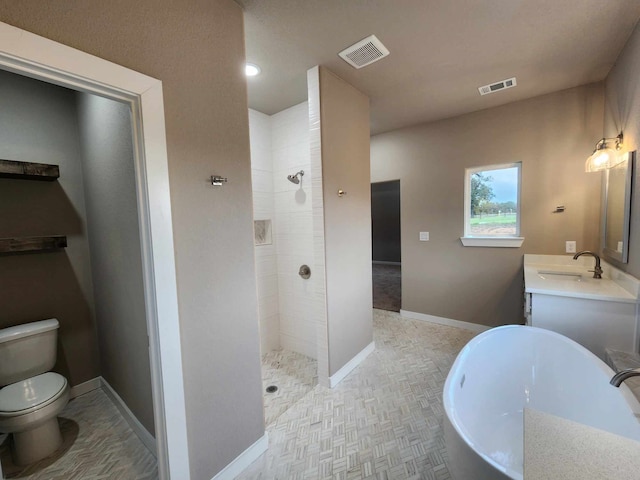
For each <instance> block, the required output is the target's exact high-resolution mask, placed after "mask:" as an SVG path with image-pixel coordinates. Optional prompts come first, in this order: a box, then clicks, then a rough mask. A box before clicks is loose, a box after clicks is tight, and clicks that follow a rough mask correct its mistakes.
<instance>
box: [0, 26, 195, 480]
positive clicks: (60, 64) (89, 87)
mask: <svg viewBox="0 0 640 480" xmlns="http://www.w3.org/2000/svg"><path fill="white" fill-rule="evenodd" d="M0 69H3V70H7V71H10V72H13V73H17V74H19V75H23V76H27V77H31V78H35V79H38V80H43V81H45V82H47V83H53V84H56V85H60V86H62V87H67V88H70V89H73V90H77V91H81V92H86V93H92V94H95V95H99V96H102V97H105V98H109V99H112V100H116V101H118V102H121V103H125V104H128V105H129V106H130V107H131V113H132V117H131V118H132V130H133V144H134V163H135V174H136V190H137V207H138V221H139V224H140V247H141V253H142V263H143V279H144V291H145V306H146V322H147V332H148V335H149V359H150V364H151V385H152V396H153V408H154V422H155V431H156V450H157V460H158V475H159V478H160V479H161V480H168V479H170V478H174V479H180V480H182V479H184V480H189V478H190V473H189V451H188V445H187V427H186V409H185V398H184V382H183V372H182V353H181V344H180V323H179V315H178V294H177V286H176V271H175V258H174V246H173V225H172V221H171V198H170V193H169V170H168V159H167V143H166V131H165V121H164V102H163V97H162V82H161V81H160V80H157V79H154V78H151V77H148V76H146V75H143V74H141V73H139V72H136V71H134V70H130V69H128V68H125V67H122V66H120V65H117V64H115V63H111V62H109V61H107V60H104V59H101V58H98V57H95V56H93V55H90V54H87V53H84V52H81V51H79V50H76V49H74V48H71V47H68V46H66V45H62V44H60V43H57V42H54V41H52V40H49V39H46V38H44V37H40V36H38V35H35V34H32V33H30V32H27V31H24V30H21V29H18V28H16V27H13V26H10V25H8V24H6V23H2V22H0ZM1 477H2V469H1V467H0V478H1Z"/></svg>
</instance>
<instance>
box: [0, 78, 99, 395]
mask: <svg viewBox="0 0 640 480" xmlns="http://www.w3.org/2000/svg"><path fill="white" fill-rule="evenodd" d="M0 158H2V159H7V160H19V161H28V162H38V163H49V164H57V165H59V166H60V179H59V180H58V181H56V182H51V183H50V182H37V181H29V180H13V179H0V238H2V237H14V236H15V237H21V236H27V237H29V236H38V235H66V236H67V242H68V247H67V248H66V249H64V250H63V251H57V252H53V253H35V254H27V255H12V256H0V286H1V287H0V328H4V327H9V326H12V325H17V324H20V323H27V322H31V321H36V320H42V319H45V318H51V317H55V318H57V319H58V321H59V322H60V330H59V342H58V361H57V362H56V365H55V367H54V370H55V371H57V372H59V373H60V374H62V375H64V376H65V377H66V378H67V379H68V380H69V382H70V384H71V385H72V386H73V385H77V384H79V383H82V382H85V381H87V380H90V379H92V378H94V377H96V376H98V375H99V374H100V371H99V366H98V348H97V343H96V337H95V326H94V322H93V311H92V309H93V291H92V285H91V265H90V258H89V247H88V242H87V231H86V213H85V199H84V189H83V184H82V169H81V157H80V152H79V144H78V126H77V120H76V110H75V97H74V92H73V91H71V90H67V89H64V88H60V87H57V86H54V85H50V84H47V83H43V82H39V81H36V80H32V79H29V78H26V77H21V76H18V75H14V74H12V73H9V72H5V71H1V70H0Z"/></svg>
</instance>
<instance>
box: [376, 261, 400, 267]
mask: <svg viewBox="0 0 640 480" xmlns="http://www.w3.org/2000/svg"><path fill="white" fill-rule="evenodd" d="M371 263H372V264H374V265H396V266H398V267H401V266H402V262H385V261H383V260H372V261H371Z"/></svg>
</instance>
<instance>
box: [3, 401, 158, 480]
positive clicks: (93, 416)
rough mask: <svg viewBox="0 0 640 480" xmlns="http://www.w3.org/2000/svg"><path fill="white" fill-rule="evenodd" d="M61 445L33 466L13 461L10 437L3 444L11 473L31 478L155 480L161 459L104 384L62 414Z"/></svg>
mask: <svg viewBox="0 0 640 480" xmlns="http://www.w3.org/2000/svg"><path fill="white" fill-rule="evenodd" d="M58 419H59V421H60V429H61V431H62V437H63V446H62V447H61V449H60V450H59V451H58V452H57V453H55V454H53V455H51V456H50V457H47V458H45V459H44V460H41V461H39V462H37V463H34V464H32V465H29V466H27V467H18V466H15V465H13V462H12V461H11V454H10V452H9V441H8V440H7V441H5V442H4V443H3V444H2V445H1V446H0V459H1V461H2V471H3V473H4V475H5V478H7V479H9V478H21V479H29V480H98V479H100V480H103V479H116V478H118V479H127V480H142V479H144V480H151V479H157V478H158V474H157V469H156V459H155V457H154V456H153V455H152V454H151V453H150V452H149V450H147V448H146V447H145V446H144V445H143V444H142V442H141V441H140V439H139V438H138V437H137V436H136V434H135V433H133V430H131V428H129V425H128V424H127V422H126V421H125V419H124V418H123V417H122V415H121V414H120V411H119V410H118V409H117V408H116V407H115V405H113V403H111V400H110V399H109V397H107V396H106V395H105V393H104V392H103V391H102V390H101V389H97V390H93V391H91V392H89V393H86V394H84V395H81V396H79V397H76V398H74V399H73V400H71V401H70V402H69V404H68V405H67V406H66V407H65V409H64V410H63V411H62V413H61V414H60V416H59V417H58Z"/></svg>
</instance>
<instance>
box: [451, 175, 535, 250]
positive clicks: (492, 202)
mask: <svg viewBox="0 0 640 480" xmlns="http://www.w3.org/2000/svg"><path fill="white" fill-rule="evenodd" d="M521 167H522V163H521V162H517V163H507V164H503V165H488V166H484V167H475V168H467V170H466V173H465V180H464V182H465V183H464V209H465V210H464V236H463V237H461V238H460V240H461V241H462V244H463V245H464V246H465V247H519V246H520V245H522V242H523V241H524V238H522V237H520V177H521V174H520V172H521Z"/></svg>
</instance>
